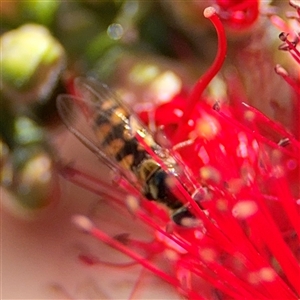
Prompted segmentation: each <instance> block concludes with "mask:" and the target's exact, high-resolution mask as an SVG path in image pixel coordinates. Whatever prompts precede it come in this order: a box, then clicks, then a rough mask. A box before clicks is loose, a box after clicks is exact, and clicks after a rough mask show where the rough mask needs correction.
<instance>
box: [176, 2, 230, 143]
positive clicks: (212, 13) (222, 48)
mask: <svg viewBox="0 0 300 300" xmlns="http://www.w3.org/2000/svg"><path fill="white" fill-rule="evenodd" d="M204 16H205V17H206V18H208V19H209V20H210V21H211V22H212V23H213V25H214V26H215V29H216V31H217V35H218V52H217V55H216V57H215V60H214V62H213V64H212V65H211V67H210V68H209V69H208V71H207V72H206V73H205V74H204V75H203V76H201V77H200V79H199V80H198V81H197V82H196V85H195V87H194V88H193V90H192V93H191V95H190V97H189V99H188V103H187V105H186V108H185V111H184V114H183V116H182V118H181V120H180V123H179V126H178V130H177V134H176V135H175V137H174V140H175V141H176V142H178V141H180V140H181V139H182V138H184V137H185V134H186V127H187V122H188V120H189V119H190V117H191V115H192V113H193V110H194V109H195V107H196V105H197V103H198V101H199V100H200V98H201V96H202V93H203V91H204V90H205V89H206V87H207V86H208V84H209V83H210V81H211V80H212V79H213V78H214V77H215V76H216V74H217V73H218V72H219V70H220V69H221V67H222V65H223V63H224V60H225V57H226V53H227V41H226V35H225V30H224V27H223V25H222V22H221V21H220V19H219V17H218V15H217V13H216V10H215V9H214V8H213V7H207V8H206V9H205V10H204Z"/></svg>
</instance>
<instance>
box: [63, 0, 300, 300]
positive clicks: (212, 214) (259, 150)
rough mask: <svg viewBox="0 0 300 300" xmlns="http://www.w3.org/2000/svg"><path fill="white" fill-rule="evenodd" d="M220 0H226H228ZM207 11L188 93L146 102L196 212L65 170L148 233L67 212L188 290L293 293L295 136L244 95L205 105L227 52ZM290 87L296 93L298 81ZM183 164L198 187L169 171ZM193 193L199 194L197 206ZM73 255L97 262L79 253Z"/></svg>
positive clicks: (174, 184) (193, 294) (298, 242)
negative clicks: (208, 40) (208, 38)
mask: <svg viewBox="0 0 300 300" xmlns="http://www.w3.org/2000/svg"><path fill="white" fill-rule="evenodd" d="M218 3H219V5H220V6H222V7H227V9H228V5H229V4H230V3H229V1H228V2H226V3H225V2H224V1H218ZM228 3H229V4H228ZM250 4H251V5H250ZM241 5H244V6H245V7H244V6H242V7H241ZM257 6H258V3H257V1H243V2H242V4H239V5H238V6H235V7H231V9H233V8H234V9H236V8H237V7H238V8H239V10H243V9H247V11H248V10H249V9H250V10H251V14H250V13H248V12H247V14H246V16H248V21H249V24H250V23H251V22H252V21H253V20H254V19H255V18H256V17H257V9H258V8H257ZM205 15H206V17H207V18H209V19H210V20H211V21H212V22H213V24H214V25H215V27H216V29H217V32H218V37H219V51H218V54H217V58H216V60H215V62H214V64H213V65H212V67H211V68H210V69H209V71H208V72H207V73H206V74H205V75H204V76H203V77H201V78H200V79H199V81H198V82H197V83H196V86H195V88H194V90H193V91H192V93H191V96H190V97H189V98H188V100H187V101H186V100H185V99H184V98H183V96H178V97H176V98H174V99H173V101H171V102H169V103H166V104H163V105H162V106H160V107H158V108H157V109H156V110H155V112H154V118H155V121H156V125H158V126H159V125H163V127H164V130H165V132H166V134H167V135H168V138H169V139H170V141H171V143H172V144H173V148H172V149H171V150H170V151H171V152H174V153H173V154H174V155H175V157H176V158H177V157H178V162H179V170H178V173H177V174H179V175H178V177H174V176H173V177H174V178H173V177H171V176H170V187H171V188H172V189H173V190H174V193H175V194H176V195H178V197H179V199H181V200H182V202H183V203H185V204H186V205H188V206H189V208H190V210H191V212H192V213H193V215H194V216H195V218H194V219H193V220H192V221H191V220H187V223H186V226H177V225H175V224H173V223H172V222H171V221H170V220H169V216H168V214H167V213H166V211H165V210H164V209H162V208H160V207H158V206H157V205H156V204H153V203H151V202H149V201H147V200H143V199H142V198H143V197H142V195H141V194H139V192H138V191H137V190H136V189H134V188H133V187H131V186H130V185H129V184H128V183H127V182H125V181H124V182H123V181H122V180H120V181H119V182H118V183H119V185H120V186H122V187H123V188H124V189H125V190H127V191H128V195H127V196H126V201H124V193H122V192H121V191H118V190H116V191H113V192H112V191H111V188H110V185H106V184H105V183H103V182H98V181H97V180H94V179H93V178H90V177H88V176H87V175H84V174H82V173H80V172H77V171H76V170H73V171H72V172H73V173H72V176H70V180H72V181H74V182H76V183H78V184H80V185H81V186H85V187H87V188H88V189H90V190H93V191H94V192H95V193H98V194H100V195H102V196H105V198H107V199H108V200H109V201H110V203H111V205H113V206H115V208H116V210H118V211H124V210H129V211H130V212H131V213H132V214H134V216H135V218H136V219H137V220H135V221H136V222H139V221H140V222H142V223H143V224H146V225H147V226H148V227H149V230H150V232H151V233H152V236H153V240H152V241H150V242H148V243H146V242H141V241H136V240H134V239H131V238H130V236H127V235H126V236H118V237H110V236H109V235H107V234H105V233H104V232H102V231H101V230H100V229H99V228H96V226H95V225H94V224H93V223H92V221H90V220H89V219H87V218H85V217H82V216H76V217H74V222H75V223H76V224H77V225H78V226H79V227H80V228H82V229H84V230H85V231H87V232H88V233H89V234H91V235H92V236H94V237H96V238H97V239H99V240H101V241H103V242H104V243H107V244H108V245H110V246H112V247H114V248H116V249H118V250H120V251H121V252H123V253H125V254H126V255H128V256H129V257H131V258H133V259H134V260H135V261H136V262H138V263H140V264H141V265H142V266H144V267H145V268H147V269H148V270H150V271H152V272H153V273H154V274H156V275H157V276H159V277H161V278H162V279H163V280H165V281H167V282H169V283H170V284H171V285H173V286H174V287H176V288H177V289H178V291H179V292H180V293H182V294H183V295H185V296H186V297H188V298H189V299H298V298H299V295H300V284H299V276H300V267H299V261H300V226H299V205H300V199H299V164H300V157H299V153H300V143H299V141H298V140H296V139H295V138H294V136H292V135H291V134H289V133H288V132H287V131H286V130H285V129H284V128H283V127H281V126H280V125H278V124H276V123H275V122H273V121H271V120H269V119H268V118H267V117H265V116H264V115H263V114H262V113H260V112H259V111H257V110H256V109H254V108H252V107H250V106H248V105H247V104H242V103H240V104H239V105H237V106H235V107H227V106H226V105H224V104H223V105H218V104H217V105H215V106H214V107H213V108H212V107H211V106H209V105H208V104H206V103H205V102H204V101H199V99H201V97H202V92H203V90H204V89H205V88H206V87H207V85H208V84H209V82H210V81H211V79H212V78H213V77H214V76H215V74H216V73H217V72H218V71H219V69H220V68H221V66H222V63H223V61H224V59H225V54H226V39H225V34H224V31H223V27H222V25H221V23H220V20H219V18H218V16H217V15H216V12H215V11H214V9H212V8H209V9H207V10H206V12H205ZM232 18H233V19H232ZM232 18H231V19H230V20H229V21H230V22H237V17H234V15H233V17H232ZM243 24H246V25H247V26H248V23H247V22H246V23H243ZM281 39H282V41H283V42H284V47H283V46H282V47H281V48H285V50H288V51H289V52H290V53H291V54H292V55H293V57H294V59H295V60H296V61H297V62H298V63H299V59H300V56H299V51H298V50H297V48H296V46H297V43H296V42H295V41H290V40H289V38H288V35H287V34H283V35H281ZM277 70H278V69H277ZM279 73H280V74H283V73H282V72H279ZM291 85H293V84H291ZM294 87H295V91H296V92H297V93H299V91H300V90H299V87H298V88H296V83H295V84H294ZM299 94H300V93H299ZM152 115H153V114H152ZM141 118H142V119H143V120H144V121H145V122H147V121H148V120H147V113H145V112H144V113H141ZM141 143H142V144H143V141H142V140H141ZM143 146H145V148H147V145H146V144H144V145H143ZM148 148H149V147H148ZM147 150H149V152H151V149H147ZM152 152H153V151H152ZM152 154H153V157H154V158H155V159H156V160H157V161H159V162H160V163H161V164H162V165H163V168H164V167H165V168H166V170H168V168H167V166H164V162H163V161H162V160H161V159H160V157H159V156H158V155H157V154H155V153H152ZM183 173H184V174H185V175H188V176H189V178H192V181H193V182H195V185H198V186H199V190H198V191H197V195H196V196H193V197H192V196H191V194H190V193H189V192H188V191H187V189H185V188H183V186H182V185H185V182H184V181H183V182H179V181H178V180H177V178H179V179H180V178H181V174H183ZM69 175H70V174H69ZM195 198H196V200H199V199H200V203H201V208H200V207H199V205H198V203H197V202H196V201H195ZM157 254H163V257H164V260H165V261H167V262H168V265H167V266H165V265H164V264H159V263H157V260H156V257H157V256H161V255H157ZM81 259H83V260H84V261H85V262H87V263H89V264H93V263H97V262H98V260H93V259H90V258H89V257H87V256H85V255H82V256H81Z"/></svg>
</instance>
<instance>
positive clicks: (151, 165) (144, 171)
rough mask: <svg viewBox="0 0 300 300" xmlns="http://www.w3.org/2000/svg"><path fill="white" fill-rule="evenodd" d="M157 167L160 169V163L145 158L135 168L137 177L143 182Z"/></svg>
mask: <svg viewBox="0 0 300 300" xmlns="http://www.w3.org/2000/svg"><path fill="white" fill-rule="evenodd" d="M158 169H160V165H159V164H158V163H157V162H156V161H155V160H153V159H151V158H150V159H145V160H143V161H142V162H141V164H140V165H139V167H138V169H137V175H138V178H139V179H140V180H141V181H142V182H144V183H145V182H147V181H148V180H149V178H150V177H151V176H152V175H153V174H154V172H156V171H157V170H158Z"/></svg>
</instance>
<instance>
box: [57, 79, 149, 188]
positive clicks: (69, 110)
mask: <svg viewBox="0 0 300 300" xmlns="http://www.w3.org/2000/svg"><path fill="white" fill-rule="evenodd" d="M75 89H76V97H74V96H71V95H60V96H59V97H58V99H57V108H58V111H59V114H60V116H61V118H62V120H63V122H64V123H65V125H66V126H67V127H68V129H69V130H70V131H71V132H72V133H73V134H74V135H75V136H76V137H77V138H78V139H79V140H80V141H81V142H82V143H83V144H84V145H85V146H86V147H87V148H88V149H89V150H91V151H92V152H93V153H94V154H95V155H96V156H97V157H98V158H99V159H100V160H101V161H102V162H103V163H104V164H106V165H107V166H108V167H110V168H111V169H113V170H114V171H116V170H118V172H119V173H120V174H121V175H124V176H125V177H126V178H127V179H128V180H129V181H130V182H131V183H136V182H135V181H136V178H134V177H135V176H134V174H133V173H132V172H131V167H132V165H133V162H135V164H138V162H139V161H142V160H143V159H144V157H145V155H146V154H145V151H141V149H139V145H138V143H137V142H136V140H135V139H133V136H134V134H135V131H136V129H137V128H140V127H142V126H141V125H139V124H140V123H139V121H138V120H135V118H134V117H133V116H132V114H131V112H130V111H129V109H127V108H126V107H125V106H124V104H123V103H122V102H121V101H120V100H119V99H118V97H117V95H116V94H114V93H113V92H112V91H111V90H110V89H109V88H108V87H107V86H106V85H103V84H100V83H99V82H97V81H96V80H93V79H84V78H78V79H76V81H75ZM133 123H134V124H135V125H134V126H133V125H132V124H133ZM133 127H134V128H133Z"/></svg>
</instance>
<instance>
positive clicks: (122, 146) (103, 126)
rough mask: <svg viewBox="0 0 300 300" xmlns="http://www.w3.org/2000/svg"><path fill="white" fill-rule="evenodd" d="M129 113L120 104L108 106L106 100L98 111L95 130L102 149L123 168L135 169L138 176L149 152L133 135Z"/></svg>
mask: <svg viewBox="0 0 300 300" xmlns="http://www.w3.org/2000/svg"><path fill="white" fill-rule="evenodd" d="M130 126H131V125H130V122H129V114H128V113H127V111H126V110H125V109H123V108H122V107H120V106H118V105H116V104H115V105H113V103H112V105H110V106H108V104H107V102H104V103H103V104H102V105H101V106H100V107H99V110H98V111H97V113H96V115H95V120H94V131H95V134H96V136H97V139H98V141H99V146H100V147H101V148H102V150H103V151H104V152H105V153H106V154H107V155H108V156H110V157H111V159H115V160H116V161H117V162H118V163H119V164H120V166H121V167H122V168H125V169H127V170H131V171H133V172H134V173H135V174H136V175H137V176H138V173H137V169H138V167H139V166H140V164H141V163H142V162H143V161H144V160H146V159H147V158H149V154H148V153H147V152H146V151H145V150H144V149H143V148H142V147H141V146H140V145H139V143H138V141H137V139H136V138H135V137H134V136H133V135H132V133H131V131H132V129H131V128H130Z"/></svg>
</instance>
